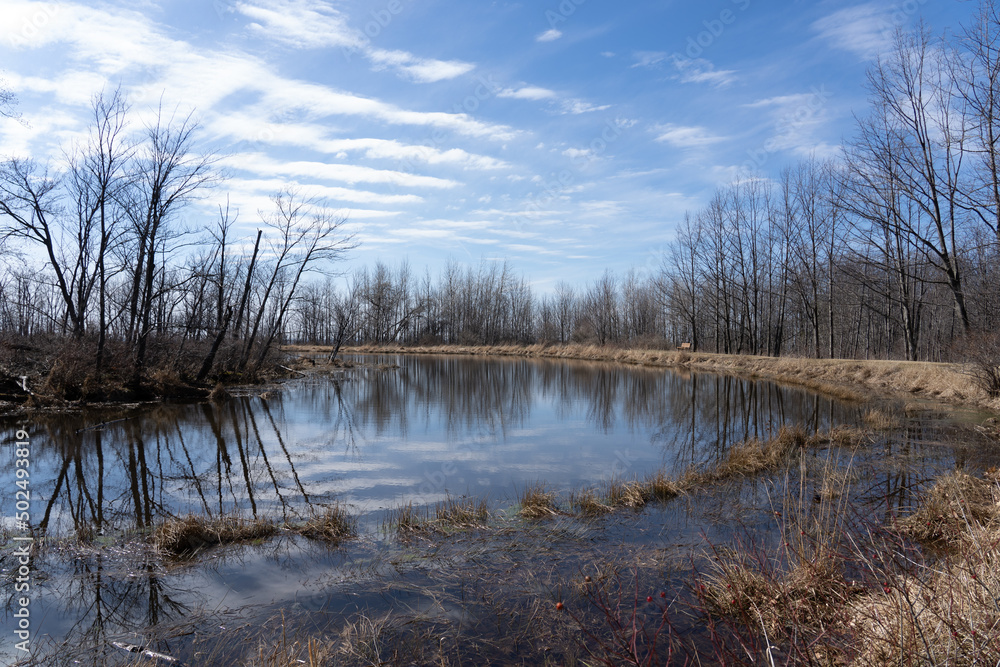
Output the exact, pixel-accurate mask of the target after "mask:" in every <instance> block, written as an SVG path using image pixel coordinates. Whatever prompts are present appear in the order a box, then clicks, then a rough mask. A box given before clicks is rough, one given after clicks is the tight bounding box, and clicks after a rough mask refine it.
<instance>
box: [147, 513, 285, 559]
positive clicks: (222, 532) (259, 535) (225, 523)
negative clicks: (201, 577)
mask: <svg viewBox="0 0 1000 667" xmlns="http://www.w3.org/2000/svg"><path fill="white" fill-rule="evenodd" d="M277 532H278V527H277V526H276V525H274V522H273V521H271V520H270V519H260V518H256V519H244V518H242V517H236V516H224V517H218V518H211V517H204V516H197V515H193V514H192V515H188V516H186V517H183V518H180V519H169V520H167V521H165V522H164V523H162V524H160V525H159V526H157V527H156V529H154V530H153V535H152V540H153V544H154V545H155V546H156V548H157V549H159V550H160V551H164V552H167V553H170V554H174V555H178V556H182V555H183V556H188V555H193V554H195V553H197V552H199V551H201V550H203V549H206V548H208V547H212V546H215V545H218V544H232V543H235V542H247V541H251V540H260V539H264V538H267V537H271V536H272V535H274V534H275V533H277Z"/></svg>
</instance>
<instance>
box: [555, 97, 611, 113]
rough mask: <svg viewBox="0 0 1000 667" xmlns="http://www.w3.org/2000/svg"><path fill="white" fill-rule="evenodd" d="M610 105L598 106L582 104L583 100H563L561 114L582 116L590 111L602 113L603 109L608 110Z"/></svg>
mask: <svg viewBox="0 0 1000 667" xmlns="http://www.w3.org/2000/svg"><path fill="white" fill-rule="evenodd" d="M610 108H611V105H610V104H602V105H600V106H597V105H594V104H591V103H590V102H584V101H583V100H563V102H562V113H564V114H574V115H578V114H582V113H590V112H592V111H604V110H605V109H610Z"/></svg>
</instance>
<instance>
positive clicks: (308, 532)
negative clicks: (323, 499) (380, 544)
mask: <svg viewBox="0 0 1000 667" xmlns="http://www.w3.org/2000/svg"><path fill="white" fill-rule="evenodd" d="M295 532H297V533H298V534H299V535H302V536H303V537H308V538H309V539H311V540H320V541H322V542H330V543H332V544H336V543H337V542H339V541H341V540H343V539H347V538H350V537H354V536H355V535H357V532H358V522H357V519H356V518H355V517H353V516H352V515H351V514H350V513H349V512H348V511H347V509H346V508H345V507H343V506H342V505H332V506H330V507H327V508H326V509H325V510H323V513H322V514H317V515H314V516H313V517H312V518H310V519H309V520H308V521H306V522H305V524H303V525H302V526H299V527H298V528H296V529H295Z"/></svg>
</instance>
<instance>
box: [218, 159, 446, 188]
mask: <svg viewBox="0 0 1000 667" xmlns="http://www.w3.org/2000/svg"><path fill="white" fill-rule="evenodd" d="M219 164H220V165H221V166H223V167H228V168H230V169H238V170H241V171H249V172H253V173H256V174H260V175H264V176H273V175H275V174H277V175H281V176H292V177H302V178H313V179H320V180H326V181H340V182H342V183H347V184H351V185H353V184H354V183H384V184H389V185H398V186H403V187H412V188H435V189H448V188H454V187H457V186H458V185H459V184H458V183H457V182H456V181H452V180H448V179H444V178H436V177H434V176H419V175H416V174H408V173H405V172H400V171H392V170H387V169H373V168H371V167H362V166H359V165H353V164H339V163H330V162H310V161H305V160H301V161H295V162H284V161H280V160H275V159H273V158H270V157H267V156H266V155H264V154H262V153H243V154H241V155H236V156H229V157H225V158H223V159H221V160H220V161H219Z"/></svg>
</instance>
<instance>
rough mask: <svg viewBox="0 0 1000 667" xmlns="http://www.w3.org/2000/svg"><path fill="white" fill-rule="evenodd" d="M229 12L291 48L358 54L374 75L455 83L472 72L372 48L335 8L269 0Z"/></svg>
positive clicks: (304, 0) (457, 64)
mask: <svg viewBox="0 0 1000 667" xmlns="http://www.w3.org/2000/svg"><path fill="white" fill-rule="evenodd" d="M233 7H234V9H235V10H236V11H237V12H239V13H240V14H242V15H244V16H246V17H247V18H248V19H250V20H251V22H250V23H248V24H247V26H246V29H247V30H248V31H249V32H251V33H253V34H255V35H256V36H259V37H263V38H265V39H268V40H271V41H274V42H278V43H280V44H283V45H285V46H288V47H290V48H295V49H320V48H330V47H335V48H341V49H346V50H350V51H357V52H360V53H362V54H363V55H364V56H365V57H366V58H368V60H370V61H371V63H372V65H373V66H374V68H375V69H376V70H383V69H392V70H395V71H396V72H397V73H399V74H400V75H401V76H403V77H404V78H407V79H409V80H411V81H414V82H417V83H434V82H436V81H443V80H446V79H454V78H456V77H458V76H461V75H463V74H466V73H468V72H470V71H472V70H473V69H475V67H476V66H475V65H473V64H472V63H467V62H462V61H459V60H436V59H434V58H423V57H419V56H416V55H414V54H412V53H409V52H408V51H399V50H392V51H390V50H385V49H376V48H374V47H373V46H372V45H371V40H370V39H368V37H367V35H365V34H364V33H363V32H361V31H359V30H356V29H354V28H351V27H350V26H349V25H348V24H347V19H346V17H345V16H344V15H343V14H342V13H341V12H339V11H337V10H336V9H333V8H332V7H330V6H329V5H327V4H325V3H322V2H315V1H313V0H269V1H268V2H267V3H266V4H263V3H261V2H259V1H254V2H247V1H242V2H238V3H236V4H235V5H234V6H233Z"/></svg>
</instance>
